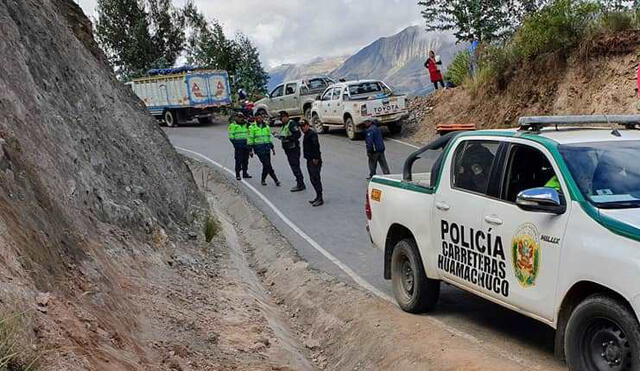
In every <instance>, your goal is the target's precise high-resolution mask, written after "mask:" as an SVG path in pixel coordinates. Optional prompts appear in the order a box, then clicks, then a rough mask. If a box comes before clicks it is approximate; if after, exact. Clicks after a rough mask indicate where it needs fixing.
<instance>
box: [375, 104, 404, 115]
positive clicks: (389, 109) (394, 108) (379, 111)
mask: <svg viewBox="0 0 640 371" xmlns="http://www.w3.org/2000/svg"><path fill="white" fill-rule="evenodd" d="M398 111H400V105H399V104H397V103H390V104H383V105H382V106H380V107H373V114H374V115H388V114H390V113H395V112H398Z"/></svg>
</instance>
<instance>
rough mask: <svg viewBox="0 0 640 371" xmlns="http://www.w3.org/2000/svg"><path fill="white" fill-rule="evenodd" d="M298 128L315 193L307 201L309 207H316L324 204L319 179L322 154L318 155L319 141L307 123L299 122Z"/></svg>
mask: <svg viewBox="0 0 640 371" xmlns="http://www.w3.org/2000/svg"><path fill="white" fill-rule="evenodd" d="M300 128H301V129H302V132H303V133H304V140H303V141H302V146H303V152H304V158H305V160H307V171H308V172H309V180H310V181H311V185H313V188H314V189H315V191H316V198H314V199H313V200H311V201H309V203H310V204H311V206H313V207H317V206H321V205H323V204H324V199H323V198H322V180H321V178H320V170H322V154H321V153H320V141H319V140H318V133H316V132H315V131H314V130H313V129H311V127H310V125H309V121H307V120H305V119H301V120H300Z"/></svg>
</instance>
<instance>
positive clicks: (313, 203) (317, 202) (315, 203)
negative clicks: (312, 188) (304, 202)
mask: <svg viewBox="0 0 640 371" xmlns="http://www.w3.org/2000/svg"><path fill="white" fill-rule="evenodd" d="M309 203H310V204H311V206H313V207H317V206H321V205H324V200H323V199H322V196H316V198H315V199H313V200H311V201H309Z"/></svg>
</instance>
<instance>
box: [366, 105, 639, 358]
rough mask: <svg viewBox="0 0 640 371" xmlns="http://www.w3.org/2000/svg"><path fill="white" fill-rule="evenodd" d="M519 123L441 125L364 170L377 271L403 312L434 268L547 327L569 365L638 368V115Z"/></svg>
mask: <svg viewBox="0 0 640 371" xmlns="http://www.w3.org/2000/svg"><path fill="white" fill-rule="evenodd" d="M519 123H520V128H519V129H513V130H481V131H473V132H462V133H460V132H458V133H450V134H447V135H445V136H443V137H440V138H438V139H437V140H435V141H434V142H433V143H431V144H429V145H427V146H425V147H424V148H422V149H420V150H418V151H417V152H415V153H414V154H412V155H411V156H410V157H409V158H408V159H407V161H406V163H405V167H404V173H403V174H402V175H391V176H377V177H374V178H373V179H372V180H371V182H370V183H369V186H368V191H367V200H366V201H367V204H366V212H367V219H368V222H367V224H368V225H367V229H368V230H369V233H370V235H371V239H372V241H373V243H374V245H375V246H377V247H379V248H380V249H382V250H383V251H384V276H385V278H386V279H390V280H391V282H392V288H393V292H394V295H395V298H396V300H397V302H398V304H399V305H400V307H401V308H402V309H403V310H405V311H407V312H411V313H417V312H423V311H428V310H431V309H433V308H434V307H435V305H436V302H437V301H438V296H439V294H440V284H441V282H446V283H448V284H451V285H454V286H457V287H459V288H461V289H463V290H466V291H469V292H471V293H473V294H476V295H478V296H481V297H483V298H485V299H487V300H490V301H493V302H495V303H497V304H500V305H502V306H504V307H507V308H509V309H512V310H514V311H517V312H520V313H522V314H524V315H526V316H529V317H532V318H534V319H537V320H539V321H541V322H544V323H545V324H547V325H549V326H551V327H553V328H554V329H556V340H555V351H556V356H558V357H560V358H561V359H565V360H566V361H567V364H568V365H569V368H570V369H571V370H640V326H639V324H638V315H639V314H640V130H638V128H639V124H638V123H640V115H631V116H627V115H617V116H557V117H553V116H544V117H523V118H521V119H520V122H519ZM603 124H604V125H606V126H603ZM429 150H439V151H440V154H439V156H438V157H437V160H436V161H435V163H434V165H433V166H432V168H431V172H430V173H417V174H414V173H413V172H412V168H413V165H414V162H415V161H416V160H417V159H418V158H420V156H425V155H426V152H427V151H429Z"/></svg>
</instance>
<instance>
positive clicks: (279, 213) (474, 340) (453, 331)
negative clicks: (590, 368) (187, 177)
mask: <svg viewBox="0 0 640 371" xmlns="http://www.w3.org/2000/svg"><path fill="white" fill-rule="evenodd" d="M391 140H394V141H396V140H395V139H391ZM397 142H400V141H397ZM400 143H402V144H406V145H408V146H411V147H415V146H414V145H412V144H408V143H404V142H400ZM175 148H176V149H178V150H180V151H182V152H186V153H190V154H192V155H195V156H197V157H200V158H201V159H204V160H206V161H208V162H209V163H211V164H212V165H214V166H216V167H218V168H220V169H222V170H224V171H226V172H227V173H229V174H230V175H231V176H234V177H235V175H236V174H235V172H234V171H233V170H231V169H229V168H227V167H225V166H224V165H222V164H220V163H218V162H216V161H214V160H212V159H210V158H209V157H207V156H205V155H203V154H201V153H198V152H195V151H192V150H190V149H186V148H182V147H178V146H175ZM415 148H418V147H415ZM241 182H242V184H244V185H245V186H246V187H247V188H249V189H250V190H251V191H252V192H253V193H255V194H256V195H257V196H258V197H259V198H260V199H261V200H262V201H263V202H264V203H265V204H267V206H269V208H270V209H271V210H272V211H273V212H274V213H275V214H276V215H277V216H278V217H280V219H282V221H283V222H284V223H285V224H287V225H288V226H289V228H291V229H292V230H293V231H294V232H296V233H297V234H298V235H299V236H300V237H302V238H303V239H304V240H305V241H307V243H309V245H311V247H313V248H314V249H316V250H317V251H318V252H319V253H321V254H322V255H324V257H326V258H327V259H329V261H331V262H332V263H333V264H335V265H336V266H338V268H340V269H342V271H343V272H344V273H345V274H347V275H348V276H349V277H351V279H353V280H354V281H355V282H356V283H357V284H358V285H360V286H361V287H362V288H364V289H365V290H367V291H369V292H370V293H372V294H373V295H375V296H377V297H379V298H380V299H382V300H386V301H388V302H389V303H391V304H393V305H397V304H396V302H395V300H394V299H393V298H392V297H391V296H389V295H387V294H385V293H384V292H382V291H380V290H378V289H377V288H375V287H374V286H373V285H371V284H370V283H369V282H367V281H366V280H365V279H364V278H362V277H360V275H358V274H357V273H356V272H354V271H353V269H351V268H349V266H347V265H346V264H344V263H343V262H341V261H340V260H339V259H338V258H336V257H335V256H333V254H331V253H330V252H328V251H327V250H325V249H324V248H323V247H322V246H320V244H318V243H317V242H316V241H315V240H314V239H313V238H311V237H310V236H309V235H307V234H306V233H305V232H304V231H303V230H302V229H300V227H298V226H297V225H296V224H295V223H293V222H292V221H291V220H290V219H289V218H287V216H286V215H284V213H283V212H282V211H280V209H278V208H277V207H276V205H274V204H273V203H272V202H271V201H269V199H268V198H267V197H266V196H265V195H263V194H262V193H261V192H260V191H258V190H257V189H256V188H255V187H254V186H252V185H251V184H249V183H248V182H246V181H244V180H242V181H241ZM425 318H426V319H427V320H428V321H430V322H431V323H433V324H435V325H437V326H439V327H440V328H442V329H444V330H445V331H448V332H449V333H451V334H453V335H456V336H459V337H461V338H464V339H466V340H468V341H471V342H472V343H475V344H478V345H484V342H483V341H482V340H480V339H478V338H477V337H475V336H473V335H471V334H469V333H466V332H464V331H461V330H458V329H456V328H453V327H451V326H449V325H447V324H446V323H444V322H442V321H440V320H439V319H436V318H433V317H425ZM492 350H493V351H495V352H497V353H498V354H500V355H501V356H503V357H505V358H507V359H509V360H512V361H514V362H516V363H519V364H521V365H528V362H526V361H524V360H522V359H520V358H518V357H516V356H514V355H512V354H510V353H506V352H504V351H502V350H500V349H493V348H492ZM529 366H530V365H529ZM537 369H539V368H537Z"/></svg>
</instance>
